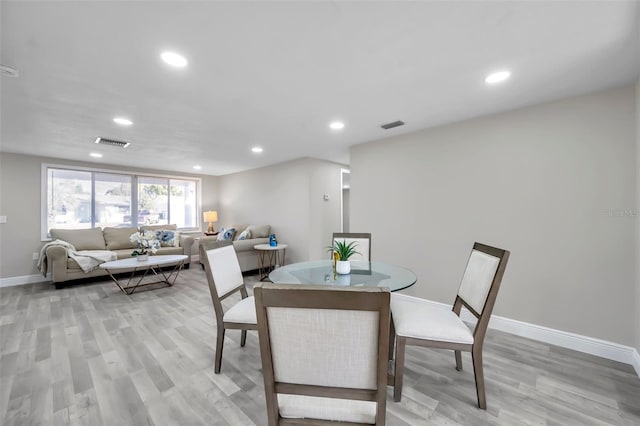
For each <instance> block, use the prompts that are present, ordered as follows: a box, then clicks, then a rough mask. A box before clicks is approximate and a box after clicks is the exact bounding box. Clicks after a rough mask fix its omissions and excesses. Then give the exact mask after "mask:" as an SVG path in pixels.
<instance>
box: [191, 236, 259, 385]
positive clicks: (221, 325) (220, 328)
mask: <svg viewBox="0 0 640 426" xmlns="http://www.w3.org/2000/svg"><path fill="white" fill-rule="evenodd" d="M230 245H233V243H232V242H231V241H213V240H211V241H207V242H205V243H202V242H201V244H200V263H201V264H202V265H203V266H204V270H205V273H206V274H207V283H208V284H209V291H210V293H211V301H212V302H213V310H214V311H215V314H216V324H217V327H216V329H217V338H216V357H215V368H214V372H215V374H219V373H220V368H221V366H222V350H223V348H224V335H225V331H226V330H227V329H235V330H242V332H241V336H240V346H242V347H244V345H245V343H246V342H247V330H257V329H258V325H257V324H246V323H236V322H228V321H224V319H223V317H224V310H223V308H222V301H223V300H224V299H226V298H227V297H229V296H231V295H233V294H235V293H236V292H240V296H241V297H242V299H246V298H247V297H248V296H249V295H248V293H247V288H246V287H245V285H244V282H243V283H242V284H241V285H239V286H238V287H236V288H234V289H232V290H230V291H229V292H227V293H226V294H223V295H219V294H218V290H217V287H216V284H215V280H214V279H213V273H212V271H211V264H210V263H209V257H208V256H207V250H211V249H216V248H221V247H225V246H230Z"/></svg>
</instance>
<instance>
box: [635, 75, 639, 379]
mask: <svg viewBox="0 0 640 426" xmlns="http://www.w3.org/2000/svg"><path fill="white" fill-rule="evenodd" d="M635 213H636V216H635V218H636V256H635V262H636V321H635V325H636V350H637V351H638V353H640V80H638V83H637V84H636V210H635ZM638 374H640V371H638Z"/></svg>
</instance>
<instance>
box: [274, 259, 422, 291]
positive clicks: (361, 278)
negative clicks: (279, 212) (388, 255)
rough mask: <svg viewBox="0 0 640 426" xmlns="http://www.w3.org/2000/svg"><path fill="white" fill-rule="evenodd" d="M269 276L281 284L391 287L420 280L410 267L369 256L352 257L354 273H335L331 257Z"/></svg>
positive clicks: (304, 263) (276, 270)
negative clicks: (367, 259)
mask: <svg viewBox="0 0 640 426" xmlns="http://www.w3.org/2000/svg"><path fill="white" fill-rule="evenodd" d="M269 279H270V280H271V281H272V282H274V283H278V284H319V285H335V286H353V287H363V286H364V287H388V288H389V290H390V291H398V290H402V289H405V288H408V287H411V286H412V285H414V284H415V283H416V281H417V278H416V274H414V273H413V272H412V271H410V270H409V269H407V268H403V267H401V266H396V265H392V264H390V263H384V262H369V261H366V260H352V261H351V273H349V274H345V275H341V274H336V273H335V272H334V270H333V261H332V260H329V259H326V260H310V261H307V262H299V263H292V264H290V265H286V266H281V267H279V268H277V269H274V270H273V271H272V272H271V273H270V274H269Z"/></svg>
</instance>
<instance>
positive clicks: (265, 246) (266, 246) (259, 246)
mask: <svg viewBox="0 0 640 426" xmlns="http://www.w3.org/2000/svg"><path fill="white" fill-rule="evenodd" d="M287 247H289V246H288V245H287V244H280V243H278V245H277V246H270V245H269V244H256V245H255V246H253V248H254V249H256V250H281V249H286V248H287Z"/></svg>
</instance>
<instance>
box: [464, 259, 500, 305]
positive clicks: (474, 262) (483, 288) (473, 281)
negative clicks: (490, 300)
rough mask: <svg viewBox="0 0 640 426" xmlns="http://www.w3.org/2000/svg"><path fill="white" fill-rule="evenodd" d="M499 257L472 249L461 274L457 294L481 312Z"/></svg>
mask: <svg viewBox="0 0 640 426" xmlns="http://www.w3.org/2000/svg"><path fill="white" fill-rule="evenodd" d="M499 263H500V259H499V258H497V257H494V256H491V255H490V254H487V253H483V252H481V251H478V250H472V251H471V255H470V256H469V261H468V262H467V268H466V269H465V271H464V275H463V276H462V282H461V283H460V289H459V290H458V296H460V297H461V298H462V300H464V301H465V302H467V304H469V306H471V307H472V308H473V309H474V310H475V311H476V312H477V313H479V314H481V313H482V310H483V309H484V303H485V301H486V300H487V296H488V295H489V290H490V289H491V283H493V278H494V277H495V276H496V271H497V270H498V264H499Z"/></svg>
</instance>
